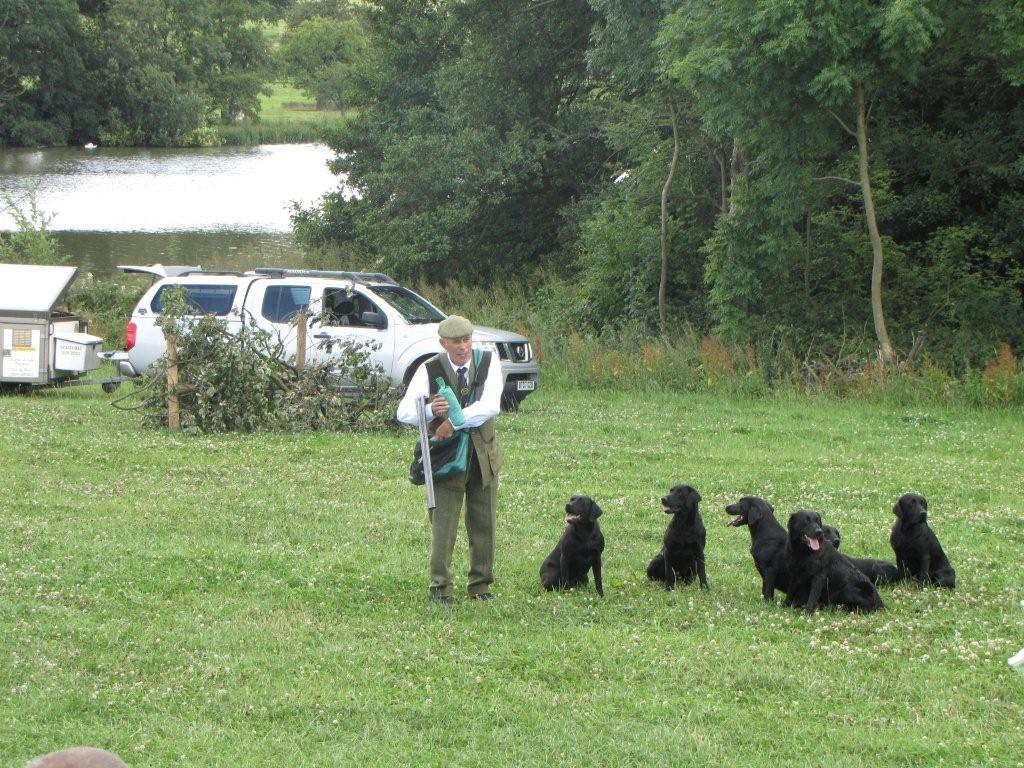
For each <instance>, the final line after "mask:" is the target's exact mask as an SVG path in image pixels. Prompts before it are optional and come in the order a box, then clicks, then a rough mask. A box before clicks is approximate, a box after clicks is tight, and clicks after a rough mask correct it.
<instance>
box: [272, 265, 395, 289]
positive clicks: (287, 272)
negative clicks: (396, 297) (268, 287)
mask: <svg viewBox="0 0 1024 768" xmlns="http://www.w3.org/2000/svg"><path fill="white" fill-rule="evenodd" d="M253 272H255V273H256V274H258V275H267V276H268V277H336V278H340V279H342V280H351V281H352V282H354V283H361V284H363V285H368V284H369V283H388V284H389V285H398V282H397V281H396V280H395V279H394V278H393V277H391V276H390V275H385V274H384V273H383V272H331V271H328V270H321V269H283V268H279V267H260V268H259V269H254V270H253Z"/></svg>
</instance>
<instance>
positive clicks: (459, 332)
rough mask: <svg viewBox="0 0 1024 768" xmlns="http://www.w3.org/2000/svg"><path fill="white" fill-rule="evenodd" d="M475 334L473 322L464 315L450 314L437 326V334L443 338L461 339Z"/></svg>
mask: <svg viewBox="0 0 1024 768" xmlns="http://www.w3.org/2000/svg"><path fill="white" fill-rule="evenodd" d="M472 334H473V324H472V323H471V322H469V320H467V319H466V318H464V317H463V316H462V315H448V317H446V318H445V319H444V320H442V321H441V323H440V325H438V326H437V335H438V336H440V337H441V338H442V339H461V338H462V337H463V336H471V335H472Z"/></svg>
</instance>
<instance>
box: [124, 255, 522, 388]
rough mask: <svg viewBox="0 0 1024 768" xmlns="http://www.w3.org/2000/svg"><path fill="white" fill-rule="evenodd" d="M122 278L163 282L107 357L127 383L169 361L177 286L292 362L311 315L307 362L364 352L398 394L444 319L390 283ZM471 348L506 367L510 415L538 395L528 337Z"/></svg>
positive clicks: (173, 272) (191, 273) (169, 274)
mask: <svg viewBox="0 0 1024 768" xmlns="http://www.w3.org/2000/svg"><path fill="white" fill-rule="evenodd" d="M118 269H121V270H122V271H125V272H140V273H146V274H150V275H153V276H154V277H155V278H157V279H156V280H155V282H154V283H153V285H152V286H150V288H149V289H148V290H147V291H146V292H145V293H144V294H143V295H142V298H141V299H139V302H138V304H136V306H135V309H134V310H133V311H132V316H131V319H130V320H129V321H128V325H127V327H126V329H125V349H126V352H121V353H118V354H116V355H112V356H111V359H112V360H113V362H114V363H115V364H116V365H117V366H118V370H119V372H120V374H121V375H122V376H140V375H141V374H143V373H144V372H145V371H146V370H147V369H148V368H149V367H150V366H151V365H153V363H154V362H155V361H156V360H157V359H158V358H159V357H160V356H161V355H163V354H164V353H165V351H166V342H165V341H164V336H163V332H162V331H161V330H160V328H159V326H158V325H157V324H156V320H157V318H158V317H159V315H160V313H161V311H162V310H163V297H164V294H165V292H166V291H168V290H170V289H171V288H173V287H176V286H181V287H183V288H184V289H185V293H186V295H187V297H188V301H189V303H190V304H191V305H193V306H194V307H196V311H197V314H199V313H204V314H207V313H208V314H213V315H216V316H217V317H220V318H222V319H223V320H224V321H225V322H226V323H227V325H228V328H231V327H232V325H234V326H235V327H238V326H240V325H241V322H242V321H241V318H242V316H243V313H244V314H245V316H246V318H247V319H249V320H250V321H252V322H254V323H255V324H256V325H257V326H258V327H260V328H262V329H264V330H266V331H269V332H270V333H271V334H273V335H274V336H275V337H277V338H279V339H281V341H282V342H283V343H284V344H285V349H286V354H288V355H294V354H295V337H296V328H295V324H294V317H295V314H296V313H297V312H298V311H299V310H300V309H305V310H306V311H307V312H308V313H309V316H310V326H309V329H308V332H307V336H306V342H307V347H306V359H307V360H309V361H311V362H313V361H323V360H327V359H330V357H331V355H332V353H336V351H337V346H338V345H339V344H340V343H341V342H344V341H356V342H366V343H368V344H371V345H373V346H376V350H375V351H374V352H373V360H374V361H375V362H376V363H378V364H379V365H380V366H381V368H383V370H384V372H385V373H386V374H387V376H388V377H390V379H391V381H392V382H393V383H394V384H395V385H396V386H404V385H406V384H408V382H409V380H410V379H411V378H412V374H413V372H414V371H415V370H416V368H417V367H418V366H419V364H420V363H422V362H423V361H424V360H426V359H427V358H428V357H430V356H431V355H433V354H435V353H436V352H439V351H440V349H441V347H440V344H438V340H437V339H438V337H437V324H438V323H439V322H440V321H441V320H444V318H445V317H447V315H445V313H444V312H442V311H441V310H440V309H438V308H437V307H435V306H434V305H433V304H431V303H430V302H429V301H427V300H426V299H425V298H423V297H422V296H420V295H419V294H417V293H415V292H413V291H410V290H409V289H408V288H405V287H403V286H401V285H399V284H398V283H396V282H395V281H394V280H392V279H391V278H390V277H388V276H387V275H382V274H378V273H373V272H323V271H315V270H294V269H257V270H253V271H251V272H245V273H218V272H203V271H202V270H201V269H199V268H197V267H163V266H162V265H158V264H154V265H152V266H145V267H144V266H120V267H118ZM473 344H474V346H476V347H480V348H482V349H489V350H491V351H492V352H493V353H495V355H496V356H497V358H498V359H499V360H500V361H501V370H502V373H503V375H504V377H505V389H504V393H503V397H502V404H503V406H504V407H505V408H517V407H518V406H519V403H520V402H522V400H523V398H525V397H526V396H527V395H528V394H530V393H531V392H533V391H534V390H536V388H537V386H538V384H539V381H540V369H539V367H538V365H537V362H536V360H534V359H533V350H532V349H531V347H530V342H529V339H527V338H526V337H525V336H521V335H520V334H517V333H512V332H511V331H503V330H500V329H497V328H480V327H478V328H476V330H475V331H474V333H473ZM289 345H290V346H289Z"/></svg>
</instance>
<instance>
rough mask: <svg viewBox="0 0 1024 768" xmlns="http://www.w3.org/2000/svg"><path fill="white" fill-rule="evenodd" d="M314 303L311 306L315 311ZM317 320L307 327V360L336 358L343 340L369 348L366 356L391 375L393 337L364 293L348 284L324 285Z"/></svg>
mask: <svg viewBox="0 0 1024 768" xmlns="http://www.w3.org/2000/svg"><path fill="white" fill-rule="evenodd" d="M316 309H317V307H316V306H314V307H313V310H314V311H315V310H316ZM320 309H321V312H320V314H319V323H318V322H316V320H314V322H313V325H312V327H311V328H310V331H309V335H310V341H311V342H312V344H313V346H312V347H311V348H310V352H309V359H310V360H316V361H319V362H322V361H326V360H330V359H333V358H336V357H337V356H338V355H339V354H341V345H342V344H344V343H345V342H346V341H351V342H355V343H357V344H362V345H365V346H368V347H373V350H372V351H371V353H370V359H371V360H372V361H373V362H375V363H377V364H378V365H380V367H381V368H382V369H383V370H384V374H385V375H386V376H388V377H392V380H393V368H394V353H395V339H394V333H393V331H392V330H389V328H388V326H389V324H390V319H389V318H388V316H387V314H385V312H384V310H383V309H382V308H381V307H380V306H378V305H377V304H376V303H375V302H374V301H373V300H372V299H370V298H369V297H368V296H367V295H366V294H364V293H362V292H360V291H359V290H358V289H356V288H352V287H348V286H340V287H335V286H325V287H324V289H323V294H322V296H321V301H320Z"/></svg>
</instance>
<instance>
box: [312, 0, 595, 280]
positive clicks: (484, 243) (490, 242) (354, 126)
mask: <svg viewBox="0 0 1024 768" xmlns="http://www.w3.org/2000/svg"><path fill="white" fill-rule="evenodd" d="M590 20H591V13H590V11H589V8H588V6H587V5H586V3H584V2H582V1H581V0H569V1H568V2H561V3H550V2H536V1H531V0H498V1H494V0H470V1H469V2H462V1H459V2H456V1H455V0H442V1H440V2H436V3H429V4H424V3H422V2H414V1H413V0H383V1H382V2H380V3H379V4H378V5H377V6H375V7H374V8H373V9H372V10H371V12H370V13H369V16H368V18H367V21H366V24H367V29H368V32H369V35H370V41H371V46H372V49H373V57H374V61H375V62H377V67H376V69H375V70H374V71H373V72H372V73H367V75H366V76H365V78H364V80H363V82H362V84H361V88H362V91H363V93H365V96H364V97H361V99H360V101H359V114H358V116H356V117H354V118H353V119H351V120H348V121H346V122H345V123H344V124H342V126H341V127H340V128H339V130H338V131H337V133H336V135H335V136H334V137H332V139H331V145H332V146H333V148H334V149H335V150H337V151H338V152H339V157H340V159H339V161H338V162H337V163H336V167H335V170H336V171H338V172H344V173H345V174H346V175H347V183H348V184H349V185H352V186H355V187H356V188H357V189H359V191H360V196H359V197H358V198H355V199H348V200H346V199H344V198H343V197H341V196H336V197H334V198H333V199H330V200H328V201H327V202H326V203H325V205H324V206H323V207H322V208H321V209H320V211H319V212H306V213H304V214H300V216H299V220H300V222H303V221H307V222H308V221H309V219H310V218H311V217H312V218H315V219H318V220H319V221H320V222H332V223H333V224H335V225H336V227H335V228H333V229H331V230H330V231H326V230H325V229H324V228H323V227H316V228H315V229H316V230H317V232H318V233H319V235H320V236H321V237H326V238H327V239H329V241H330V242H333V243H336V244H343V245H345V246H347V247H349V248H355V249H357V250H359V251H360V252H361V253H363V254H365V260H367V261H369V262H371V263H373V264H375V265H377V266H379V267H380V268H383V269H387V270H390V271H393V272H395V273H397V274H398V275H401V276H403V277H410V278H426V279H430V280H433V281H446V280H450V279H464V280H468V281H471V282H484V281H486V280H491V279H494V277H496V276H500V275H511V274H515V273H516V272H517V271H518V270H520V269H522V268H523V267H525V266H529V265H536V264H540V263H542V262H544V261H545V260H552V259H554V255H555V254H556V253H557V252H558V249H559V247H560V243H559V219H558V211H559V210H561V208H562V206H563V205H564V204H565V203H566V201H569V200H573V199H577V198H578V197H579V195H580V194H581V192H582V185H583V183H584V181H583V180H585V179H588V178H593V177H594V175H595V173H596V169H597V168H598V167H599V164H600V159H601V158H602V156H603V155H602V149H601V146H600V143H599V142H595V141H594V139H595V135H596V131H595V128H594V125H593V116H592V114H591V113H590V112H589V110H588V105H587V104H586V103H585V102H584V101H583V99H582V96H583V95H584V93H585V87H586V85H587V81H586V68H585V61H584V58H583V57H584V52H585V50H586V45H587V39H588V34H589V28H590Z"/></svg>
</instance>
